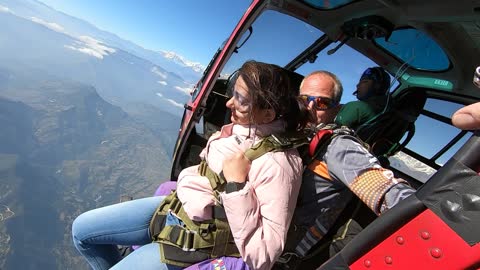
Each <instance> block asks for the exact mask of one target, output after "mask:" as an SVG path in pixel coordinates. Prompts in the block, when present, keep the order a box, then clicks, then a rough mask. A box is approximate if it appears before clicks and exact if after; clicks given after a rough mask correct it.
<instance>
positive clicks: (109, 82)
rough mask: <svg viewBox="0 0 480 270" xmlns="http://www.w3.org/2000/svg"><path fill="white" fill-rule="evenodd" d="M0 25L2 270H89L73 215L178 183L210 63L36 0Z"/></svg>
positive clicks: (4, 8)
mask: <svg viewBox="0 0 480 270" xmlns="http://www.w3.org/2000/svg"><path fill="white" fill-rule="evenodd" d="M0 25H2V27H1V28H0V130H1V132H0V269H87V268H88V266H87V265H86V263H85V262H84V260H83V259H82V258H80V256H79V255H78V253H77V252H76V250H75V249H74V247H73V245H72V241H71V232H70V231H71V224H72V221H73V219H74V218H75V217H76V216H78V215H79V214H80V213H82V212H84V211H86V210H89V209H93V208H97V207H101V206H105V205H109V204H112V203H116V202H118V201H119V200H120V198H121V197H122V196H123V195H128V196H132V197H135V198H138V197H145V196H151V195H152V194H153V192H154V191H155V189H156V187H157V186H158V185H159V184H160V183H161V182H163V181H165V180H167V179H168V177H169V175H170V166H171V156H172V153H173V146H174V144H175V140H176V136H177V134H178V128H179V124H180V120H181V118H180V117H181V113H182V112H183V104H184V103H185V102H186V101H187V100H188V99H189V98H190V94H189V92H190V89H192V87H193V85H194V83H195V82H196V81H197V80H198V79H199V78H200V76H201V74H202V72H203V69H204V67H203V66H202V65H201V64H199V63H194V62H192V61H189V60H187V59H185V58H183V57H182V56H180V55H177V54H175V53H174V52H165V51H158V52H156V51H151V50H147V49H145V48H142V47H141V46H139V45H136V44H134V43H132V42H130V41H126V40H124V39H122V38H120V37H118V36H116V35H115V34H112V33H108V32H106V31H102V30H100V29H98V28H96V27H95V26H94V25H92V24H90V23H88V22H85V21H82V20H79V19H77V18H74V17H71V16H69V15H67V14H64V13H61V12H58V11H56V10H53V9H51V8H50V7H48V6H46V5H44V4H43V3H41V2H38V1H35V0H15V1H7V0H0Z"/></svg>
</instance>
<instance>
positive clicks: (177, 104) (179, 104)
mask: <svg viewBox="0 0 480 270" xmlns="http://www.w3.org/2000/svg"><path fill="white" fill-rule="evenodd" d="M167 101H168V102H170V103H172V105H174V106H177V107H180V108H183V104H181V103H178V102H175V101H174V100H173V99H169V98H167Z"/></svg>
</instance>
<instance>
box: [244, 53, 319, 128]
mask: <svg viewBox="0 0 480 270" xmlns="http://www.w3.org/2000/svg"><path fill="white" fill-rule="evenodd" d="M238 76H242V78H243V80H244V81H245V84H246V85H247V87H248V90H249V96H250V100H251V108H260V109H273V110H274V111H275V114H276V117H277V119H283V120H284V121H285V123H286V130H287V131H294V130H298V129H302V128H304V127H305V126H306V124H307V123H308V122H309V121H311V120H312V119H311V114H310V113H309V112H308V110H307V108H306V106H305V105H304V102H303V101H301V100H300V99H298V95H297V93H298V89H294V88H293V87H292V84H291V82H290V77H289V75H288V73H287V71H285V70H284V69H283V68H281V67H279V66H277V65H272V64H267V63H262V62H256V61H253V60H250V61H247V62H245V63H244V64H243V65H242V67H241V68H240V69H239V70H238ZM238 76H236V77H237V78H238Z"/></svg>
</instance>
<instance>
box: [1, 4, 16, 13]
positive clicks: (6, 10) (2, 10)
mask: <svg viewBox="0 0 480 270" xmlns="http://www.w3.org/2000/svg"><path fill="white" fill-rule="evenodd" d="M0 12H5V13H11V14H13V11H11V10H10V9H9V8H8V7H5V6H2V5H0Z"/></svg>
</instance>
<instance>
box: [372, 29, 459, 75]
mask: <svg viewBox="0 0 480 270" xmlns="http://www.w3.org/2000/svg"><path fill="white" fill-rule="evenodd" d="M375 43H376V44H377V45H379V46H380V47H382V48H384V49H385V50H387V51H388V52H390V53H391V54H393V55H394V56H396V57H398V58H399V59H400V60H402V61H404V62H406V63H409V65H410V66H411V67H413V68H415V69H420V70H429V71H442V70H446V69H448V68H449V67H450V60H449V59H448V57H447V55H446V54H445V52H444V51H443V49H442V48H441V47H440V46H439V45H438V44H437V43H436V42H435V41H434V40H433V39H431V38H430V37H429V36H427V35H425V34H424V33H422V32H420V31H418V30H417V29H414V28H404V29H398V30H395V31H393V32H392V35H391V36H390V38H389V39H388V41H385V39H384V38H376V39H375Z"/></svg>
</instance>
